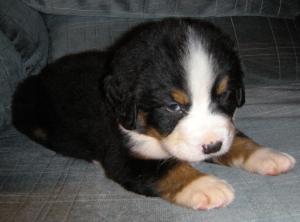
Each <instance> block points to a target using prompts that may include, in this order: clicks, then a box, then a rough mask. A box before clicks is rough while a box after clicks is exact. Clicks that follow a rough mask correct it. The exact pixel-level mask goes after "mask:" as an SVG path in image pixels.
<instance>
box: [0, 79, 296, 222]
mask: <svg viewBox="0 0 300 222" xmlns="http://www.w3.org/2000/svg"><path fill="white" fill-rule="evenodd" d="M299 92H300V84H280V85H268V86H261V87H258V86H253V87H249V88H248V89H247V103H246V105H245V107H244V108H242V109H241V110H240V111H239V112H238V115H237V122H238V126H239V127H240V128H241V129H242V130H244V132H246V133H247V134H249V135H250V136H252V137H254V138H256V140H257V141H258V142H259V143H261V144H265V145H267V146H271V147H274V148H275V149H278V150H280V151H284V152H288V153H290V154H291V155H293V156H294V157H295V158H296V159H299V158H300V152H299V147H300V142H299V141H300V134H299V132H300V118H299V117H300V116H299V114H300V93H299ZM0 147H1V149H0V215H1V217H0V221H1V222H2V221H3V222H7V221H22V222H27V221H28V222H33V221H65V222H71V221H72V222H79V221H82V222H86V221H99V222H114V221H124V222H125V221H126V222H127V221H128V222H135V221H136V222H140V221H145V222H150V221H151V222H158V221H164V222H194V221H215V222H234V221H236V222H240V221H243V222H250V221H251V222H263V221H264V222H270V221H272V222H276V221H277V222H282V221H288V222H297V221H300V204H299V193H300V185H299V184H300V183H299V182H300V181H299V180H300V177H299V174H300V168H299V164H298V165H296V168H295V169H294V170H293V171H291V172H289V173H287V174H284V175H281V176H277V177H270V176H269V177H268V176H266V177H264V176H259V175H255V174H251V173H248V172H245V171H242V170H238V169H235V168H229V167H223V166H219V165H214V164H208V163H200V164H196V167H197V168H199V169H201V170H202V171H204V172H207V173H210V174H213V175H216V176H218V177H220V178H222V179H225V180H227V181H228V182H229V183H231V184H232V185H233V187H234V189H235V193H236V199H235V201H234V202H233V203H232V204H231V205H230V206H228V207H227V208H224V209H216V210H211V211H207V212H197V211H193V210H189V209H185V208H181V207H177V206H174V205H171V204H169V203H167V202H165V201H163V200H161V199H159V198H146V197H143V196H140V195H137V194H134V193H130V192H127V191H125V190H124V189H123V188H121V187H120V186H119V185H118V184H116V183H114V182H112V181H111V180H109V179H107V178H105V176H104V174H103V170H102V168H101V167H100V166H96V165H93V164H89V163H86V162H84V161H80V160H74V159H70V158H65V157H62V156H59V155H56V154H55V153H53V152H52V151H49V150H47V149H44V148H42V147H41V146H39V145H37V144H35V143H33V142H31V141H30V140H28V139H27V138H25V137H24V136H23V135H20V134H19V133H17V132H16V131H15V130H13V129H11V130H7V131H5V132H3V133H2V134H0Z"/></svg>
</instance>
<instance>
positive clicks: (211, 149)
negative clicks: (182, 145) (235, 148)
mask: <svg viewBox="0 0 300 222" xmlns="http://www.w3.org/2000/svg"><path fill="white" fill-rule="evenodd" d="M221 147H222V142H220V141H218V142H216V143H211V144H207V145H202V148H203V153H205V154H210V153H216V152H218V151H219V150H220V149H221Z"/></svg>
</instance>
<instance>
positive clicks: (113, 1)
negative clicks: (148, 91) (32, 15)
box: [23, 0, 300, 18]
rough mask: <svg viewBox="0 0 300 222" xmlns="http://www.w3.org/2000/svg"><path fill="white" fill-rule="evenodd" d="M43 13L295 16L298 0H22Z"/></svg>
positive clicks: (151, 15)
mask: <svg viewBox="0 0 300 222" xmlns="http://www.w3.org/2000/svg"><path fill="white" fill-rule="evenodd" d="M23 1H24V2H26V3H27V4H28V5H30V6H31V7H33V8H35V9H37V10H40V11H42V12H44V13H49V14H59V15H81V16H99V15H101V16H108V17H127V18H128V17H131V18H132V17H139V18H147V17H151V18H153V17H166V16H205V17H207V16H221V17H222V16H236V15H251V16H253V15H256V16H274V17H294V16H295V15H296V14H297V13H299V11H300V4H299V1H298V0H289V1H263V0H252V1H237V0H226V1H224V0H215V1H211V0H201V1H199V0H176V1H175V0H159V1H158V0H146V1H141V0H126V1H124V0H121V1H120V0H110V1H106V0H100V1H99V0H65V1H61V0H23Z"/></svg>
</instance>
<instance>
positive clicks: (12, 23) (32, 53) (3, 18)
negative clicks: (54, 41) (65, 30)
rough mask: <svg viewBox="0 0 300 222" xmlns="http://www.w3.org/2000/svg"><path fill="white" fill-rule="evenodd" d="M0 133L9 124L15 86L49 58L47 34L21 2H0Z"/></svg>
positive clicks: (32, 11)
mask: <svg viewBox="0 0 300 222" xmlns="http://www.w3.org/2000/svg"><path fill="white" fill-rule="evenodd" d="M0 32H1V33H0V129H1V128H3V127H5V126H7V125H8V124H10V120H11V115H10V101H11V96H12V94H13V92H14V90H15V87H16V84H17V82H19V81H20V80H21V79H23V78H25V77H26V76H28V75H33V74H37V73H38V72H39V71H40V70H41V68H42V67H43V66H45V65H46V62H47V58H48V32H47V29H46V26H45V24H44V22H43V20H42V17H41V15H40V14H39V13H38V12H37V11H35V10H33V9H31V8H29V7H28V6H26V5H25V4H23V3H22V2H21V1H20V0H9V1H0Z"/></svg>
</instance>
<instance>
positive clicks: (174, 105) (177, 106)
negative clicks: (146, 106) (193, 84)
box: [166, 103, 181, 112]
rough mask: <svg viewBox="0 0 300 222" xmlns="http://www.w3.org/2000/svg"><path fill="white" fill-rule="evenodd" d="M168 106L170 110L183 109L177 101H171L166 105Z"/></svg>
mask: <svg viewBox="0 0 300 222" xmlns="http://www.w3.org/2000/svg"><path fill="white" fill-rule="evenodd" d="M166 108H167V110H168V111H169V112H180V111H181V107H180V105H178V104H177V103H170V104H168V105H167V106H166Z"/></svg>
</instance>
